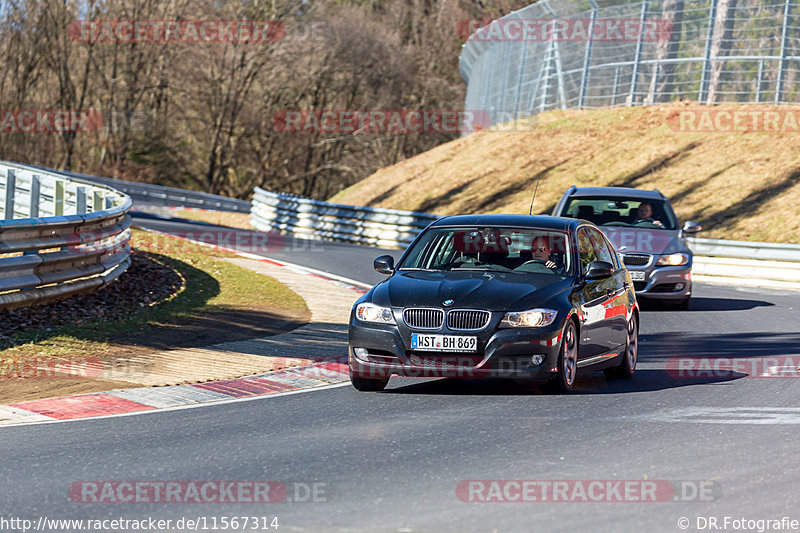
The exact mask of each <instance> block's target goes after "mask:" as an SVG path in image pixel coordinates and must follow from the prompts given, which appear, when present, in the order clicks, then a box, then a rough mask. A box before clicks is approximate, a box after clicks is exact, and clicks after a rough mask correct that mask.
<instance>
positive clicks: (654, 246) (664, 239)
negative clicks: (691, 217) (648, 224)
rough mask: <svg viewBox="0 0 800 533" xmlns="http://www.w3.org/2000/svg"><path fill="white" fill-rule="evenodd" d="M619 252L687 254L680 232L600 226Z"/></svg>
mask: <svg viewBox="0 0 800 533" xmlns="http://www.w3.org/2000/svg"><path fill="white" fill-rule="evenodd" d="M600 229H601V230H602V231H603V233H605V234H606V237H608V240H610V241H611V242H612V243H613V244H614V247H616V249H617V251H619V252H622V253H645V254H655V255H659V254H672V253H675V252H687V251H688V249H687V247H686V244H685V242H684V241H683V238H682V235H681V232H680V231H678V230H663V229H648V228H628V227H615V226H600Z"/></svg>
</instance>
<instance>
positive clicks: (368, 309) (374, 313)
mask: <svg viewBox="0 0 800 533" xmlns="http://www.w3.org/2000/svg"><path fill="white" fill-rule="evenodd" d="M356 318H357V319H359V320H360V321H362V322H373V323H377V324H396V322H395V321H394V316H393V315H392V310H391V309H389V308H388V307H381V306H379V305H375V304H371V303H360V304H358V305H357V306H356Z"/></svg>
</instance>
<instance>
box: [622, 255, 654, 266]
mask: <svg viewBox="0 0 800 533" xmlns="http://www.w3.org/2000/svg"><path fill="white" fill-rule="evenodd" d="M623 259H624V260H625V264H626V265H627V266H644V265H647V264H649V263H650V255H649V254H625V255H624V256H623Z"/></svg>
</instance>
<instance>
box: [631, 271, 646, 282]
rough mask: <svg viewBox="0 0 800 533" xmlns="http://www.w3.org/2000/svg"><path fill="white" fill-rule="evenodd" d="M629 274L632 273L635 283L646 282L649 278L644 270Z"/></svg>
mask: <svg viewBox="0 0 800 533" xmlns="http://www.w3.org/2000/svg"><path fill="white" fill-rule="evenodd" d="M628 272H630V273H631V279H632V280H633V281H644V280H645V279H646V278H647V272H645V271H644V270H629V271H628Z"/></svg>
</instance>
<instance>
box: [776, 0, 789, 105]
mask: <svg viewBox="0 0 800 533" xmlns="http://www.w3.org/2000/svg"><path fill="white" fill-rule="evenodd" d="M790 16H792V2H791V0H785V2H784V4H783V28H782V29H781V60H780V62H779V63H778V81H777V83H776V85H775V104H780V103H781V100H783V80H784V77H785V76H786V41H787V40H788V39H789V17H790Z"/></svg>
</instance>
